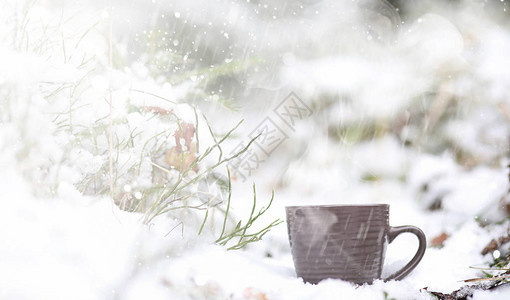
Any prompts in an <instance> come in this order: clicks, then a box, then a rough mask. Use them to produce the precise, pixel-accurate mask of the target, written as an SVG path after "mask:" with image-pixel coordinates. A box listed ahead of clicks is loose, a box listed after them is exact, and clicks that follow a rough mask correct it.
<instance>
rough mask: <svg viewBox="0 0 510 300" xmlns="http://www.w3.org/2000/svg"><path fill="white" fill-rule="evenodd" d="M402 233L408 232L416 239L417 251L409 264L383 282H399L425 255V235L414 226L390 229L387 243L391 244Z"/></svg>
mask: <svg viewBox="0 0 510 300" xmlns="http://www.w3.org/2000/svg"><path fill="white" fill-rule="evenodd" d="M404 232H410V233H412V234H414V235H416V237H418V242H419V244H418V251H417V252H416V254H415V255H414V257H413V258H412V259H411V261H410V262H408V263H407V265H405V266H404V267H403V268H402V269H400V270H399V271H397V272H395V273H394V274H393V275H391V276H389V277H388V278H386V279H384V281H388V280H393V279H394V280H400V279H402V278H404V277H406V276H407V274H409V273H410V272H411V271H412V270H413V269H414V268H416V266H417V265H418V263H419V262H420V260H421V259H422V258H423V255H424V254H425V248H427V239H426V238H425V234H424V233H423V231H421V229H420V228H418V227H414V226H397V227H390V228H389V230H388V242H389V243H391V242H393V240H394V239H395V238H396V237H397V236H398V235H400V234H401V233H404Z"/></svg>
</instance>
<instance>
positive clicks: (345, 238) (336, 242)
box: [286, 204, 427, 284]
mask: <svg viewBox="0 0 510 300" xmlns="http://www.w3.org/2000/svg"><path fill="white" fill-rule="evenodd" d="M286 213H287V226H288V233H289V241H290V246H291V251H292V257H293V259H294V266H295V268H296V274H297V275H298V276H299V277H301V278H303V279H304V280H305V281H306V282H310V283H318V282H319V281H321V280H323V279H326V278H334V279H342V280H347V281H350V282H353V283H357V284H363V283H372V282H373V281H374V280H375V279H381V272H382V268H383V262H384V254H385V252H386V245H387V244H388V243H391V242H392V241H393V240H394V239H395V238H396V237H397V236H398V235H399V234H401V233H404V232H410V233H413V234H415V235H416V236H417V237H418V241H419V246H418V251H417V252H416V254H415V255H414V257H413V258H412V259H411V261H410V262H409V263H407V264H406V265H405V266H404V267H403V268H402V269H401V270H399V271H397V272H396V273H395V274H393V275H391V276H389V277H388V278H385V279H384V280H391V279H395V280H400V279H402V278H404V277H405V276H406V275H407V274H409V273H410V272H411V271H412V270H413V269H414V268H415V267H416V266H417V265H418V263H419V262H420V260H421V259H422V257H423V255H424V254H425V248H426V245H427V243H426V239H425V234H424V233H423V231H421V230H420V229H419V228H417V227H414V226H398V227H391V226H389V222H388V215H389V205H387V204H375V205H314V206H289V207H286Z"/></svg>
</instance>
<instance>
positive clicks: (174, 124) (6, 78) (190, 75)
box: [0, 1, 254, 248]
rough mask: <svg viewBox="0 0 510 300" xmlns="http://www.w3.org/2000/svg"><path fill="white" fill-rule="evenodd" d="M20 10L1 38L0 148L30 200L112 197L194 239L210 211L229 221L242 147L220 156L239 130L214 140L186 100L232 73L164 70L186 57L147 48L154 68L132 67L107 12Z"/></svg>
mask: <svg viewBox="0 0 510 300" xmlns="http://www.w3.org/2000/svg"><path fill="white" fill-rule="evenodd" d="M9 5H10V4H9ZM19 7H20V9H18V10H16V11H15V14H14V15H13V16H10V17H9V18H6V21H5V24H2V27H1V32H0V33H1V34H2V44H1V48H0V54H1V55H0V61H1V62H2V65H3V66H6V68H5V69H8V70H10V72H11V73H7V72H6V71H1V72H2V73H0V75H1V76H0V78H1V80H0V87H1V98H0V101H1V102H0V105H1V106H2V110H1V112H0V121H1V122H2V123H5V124H8V125H7V126H2V127H1V128H0V136H1V139H0V148H1V149H2V151H3V152H2V153H8V154H9V155H10V156H7V155H3V157H2V158H1V160H2V162H5V163H6V165H12V167H14V168H19V169H20V170H21V171H22V172H23V173H24V175H25V176H27V177H28V178H29V179H30V181H31V182H33V183H34V186H33V192H34V193H35V194H38V195H41V196H44V197H52V196H60V197H66V196H70V195H76V194H82V195H86V196H89V197H96V198H98V199H101V198H110V199H111V200H112V201H113V202H114V203H115V205H117V206H118V207H120V208H121V209H122V210H125V211H129V212H133V213H138V214H141V216H142V217H141V219H142V220H143V221H144V222H145V223H151V222H152V221H153V220H154V218H156V217H158V216H166V217H169V218H177V219H182V220H181V221H182V222H183V223H184V225H186V226H190V227H191V228H195V229H196V231H195V232H198V231H199V226H201V227H200V231H205V230H204V227H205V228H207V226H205V225H206V221H207V222H211V223H207V224H213V223H214V222H215V221H214V218H213V215H214V214H212V213H211V211H212V210H217V211H218V213H216V220H217V222H219V223H221V222H222V221H223V220H226V219H227V218H228V219H229V220H230V219H232V218H233V216H230V215H229V213H228V208H227V209H225V208H224V207H225V206H227V205H228V206H230V197H229V198H228V204H227V201H225V199H226V195H227V194H230V192H229V191H230V188H231V185H230V181H229V180H230V178H229V179H228V180H227V179H225V178H226V177H227V176H226V168H225V167H224V166H225V165H226V164H227V163H228V162H229V161H230V160H232V159H233V158H235V157H237V156H238V155H240V154H241V153H243V152H244V151H246V150H247V147H246V148H244V149H240V150H239V151H238V152H236V153H233V154H230V155H229V156H224V155H223V152H222V144H223V143H224V142H225V141H226V140H228V139H231V138H232V136H231V135H232V133H233V132H234V130H235V129H236V128H238V126H239V125H240V124H241V122H239V123H238V124H237V125H236V126H235V127H234V128H232V129H231V130H230V131H228V132H226V133H224V134H221V135H218V136H217V135H216V134H215V133H214V129H213V128H211V126H210V124H209V122H208V121H207V119H206V117H205V115H203V114H202V113H201V112H200V111H199V109H198V108H196V107H195V105H193V104H191V103H188V102H187V99H188V97H189V95H195V96H196V95H199V96H200V97H203V98H207V97H210V96H211V95H209V94H208V91H207V89H206V88H205V86H206V85H205V84H203V81H204V80H206V79H211V80H212V81H213V78H217V77H218V76H223V75H225V74H231V73H232V72H236V70H237V68H230V67H229V65H223V66H221V65H220V66H217V67H216V68H214V69H208V70H207V71H205V70H204V71H198V72H191V71H190V70H188V69H186V68H184V69H182V70H180V71H178V72H173V73H170V74H168V73H165V71H168V70H167V69H165V68H164V69H161V68H156V66H163V65H165V66H167V67H168V68H171V67H172V66H173V65H180V64H182V63H184V62H185V61H186V60H187V58H186V57H185V55H183V54H180V53H177V52H171V53H170V52H161V51H146V53H145V54H144V57H143V58H142V59H141V61H142V62H143V61H147V62H150V63H147V64H146V65H144V64H141V63H139V62H135V63H130V62H129V59H128V57H127V54H126V51H125V48H124V46H123V44H122V43H119V42H118V41H117V40H115V39H114V37H113V36H112V35H111V32H110V30H111V26H112V24H111V19H110V18H109V15H108V13H104V14H102V15H99V16H98V15H97V14H94V13H88V12H81V13H77V14H75V15H73V14H72V13H71V12H60V13H57V12H55V11H52V10H45V9H44V8H43V7H40V6H37V5H35V3H34V2H30V1H27V2H25V3H24V4H23V5H21V6H19ZM34 9H37V10H38V14H37V16H38V18H37V19H32V18H31V16H32V15H35V14H34V13H33V10H34ZM39 10H41V11H39ZM68 13H69V15H68ZM71 16H72V17H71ZM83 45H94V47H83ZM108 53H109V55H106V54H108ZM27 70H30V72H29V74H27V73H26V71H27ZM175 70H179V69H178V68H177V69H175ZM4 72H5V73H4ZM27 87H29V88H27ZM195 98H196V97H195ZM229 101H230V100H229ZM224 103H228V101H227V100H224ZM250 144H251V142H250ZM7 149H8V151H7ZM234 202H235V201H234ZM184 212H186V213H184ZM253 221H254V220H253V219H252V218H250V220H249V221H248V222H249V223H252V222H253ZM223 224H224V227H223V229H225V223H223ZM227 227H228V226H227ZM237 248H240V247H239V246H238V247H237Z"/></svg>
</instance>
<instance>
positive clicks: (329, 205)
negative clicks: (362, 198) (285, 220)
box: [285, 203, 390, 209]
mask: <svg viewBox="0 0 510 300" xmlns="http://www.w3.org/2000/svg"><path fill="white" fill-rule="evenodd" d="M389 206H390V205H389V204H385V203H375V204H311V205H290V206H285V208H286V209H287V208H336V207H338V208H347V207H389Z"/></svg>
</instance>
